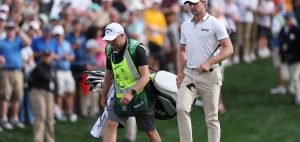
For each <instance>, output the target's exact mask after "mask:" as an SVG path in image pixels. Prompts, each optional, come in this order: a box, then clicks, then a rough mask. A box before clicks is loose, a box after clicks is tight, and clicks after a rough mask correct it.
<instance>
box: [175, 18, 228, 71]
mask: <svg viewBox="0 0 300 142" xmlns="http://www.w3.org/2000/svg"><path fill="white" fill-rule="evenodd" d="M226 38H229V35H228V33H227V31H226V28H225V25H224V24H223V23H222V22H220V21H219V20H218V19H217V18H215V17H214V16H212V15H209V14H208V13H207V14H206V15H205V16H204V17H203V18H202V20H201V21H200V22H198V23H197V24H196V23H195V22H194V21H193V20H189V21H186V22H184V23H183V24H182V25H181V38H180V43H181V44H185V45H186V46H185V51H186V56H187V62H186V65H187V67H189V68H198V67H199V66H200V65H201V64H202V63H204V62H205V61H207V59H208V58H209V57H210V56H211V54H212V53H213V51H214V50H215V49H216V48H217V46H218V43H219V42H218V41H220V40H223V39H226Z"/></svg>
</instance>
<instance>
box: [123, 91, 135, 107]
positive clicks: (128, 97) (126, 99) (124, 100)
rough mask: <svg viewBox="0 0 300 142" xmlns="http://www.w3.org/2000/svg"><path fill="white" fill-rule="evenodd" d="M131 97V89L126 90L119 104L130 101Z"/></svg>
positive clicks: (126, 103) (125, 103)
mask: <svg viewBox="0 0 300 142" xmlns="http://www.w3.org/2000/svg"><path fill="white" fill-rule="evenodd" d="M132 98H133V95H132V94H131V91H128V92H127V93H126V94H125V95H124V97H123V98H122V99H121V100H120V104H121V105H128V104H129V103H130V102H131V100H132Z"/></svg>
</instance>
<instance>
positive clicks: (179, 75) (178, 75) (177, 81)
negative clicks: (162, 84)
mask: <svg viewBox="0 0 300 142" xmlns="http://www.w3.org/2000/svg"><path fill="white" fill-rule="evenodd" d="M183 77H184V74H183V73H177V77H176V85H177V88H179V87H180V84H181V83H182V80H183Z"/></svg>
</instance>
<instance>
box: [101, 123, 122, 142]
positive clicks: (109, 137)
mask: <svg viewBox="0 0 300 142" xmlns="http://www.w3.org/2000/svg"><path fill="white" fill-rule="evenodd" d="M118 125H119V123H118V122H115V121H112V120H107V122H106V124H105V127H104V134H103V142H116V141H117V129H118Z"/></svg>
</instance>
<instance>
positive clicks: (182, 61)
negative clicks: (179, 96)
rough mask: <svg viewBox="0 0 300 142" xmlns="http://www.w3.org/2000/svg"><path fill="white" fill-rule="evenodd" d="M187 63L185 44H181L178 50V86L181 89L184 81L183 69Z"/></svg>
mask: <svg viewBox="0 0 300 142" xmlns="http://www.w3.org/2000/svg"><path fill="white" fill-rule="evenodd" d="M185 63H186V54H185V44H180V47H179V49H178V50H177V78H176V84H177V87H179V85H180V83H181V81H182V80H183V77H184V75H183V69H184V66H185Z"/></svg>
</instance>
